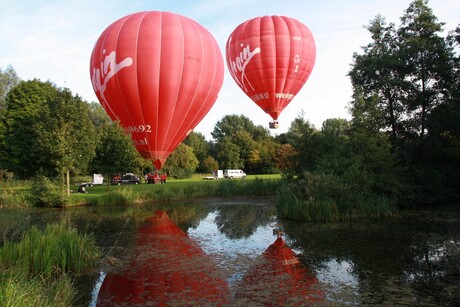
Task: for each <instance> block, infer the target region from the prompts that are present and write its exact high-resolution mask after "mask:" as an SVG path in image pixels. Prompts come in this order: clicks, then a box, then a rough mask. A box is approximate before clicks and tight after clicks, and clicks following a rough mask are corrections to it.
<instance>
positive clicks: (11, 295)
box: [0, 222, 101, 306]
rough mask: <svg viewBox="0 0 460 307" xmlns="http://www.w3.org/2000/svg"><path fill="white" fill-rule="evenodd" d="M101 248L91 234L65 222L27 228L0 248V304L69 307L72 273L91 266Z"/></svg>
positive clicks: (73, 295) (73, 291)
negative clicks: (15, 240) (15, 238)
mask: <svg viewBox="0 0 460 307" xmlns="http://www.w3.org/2000/svg"><path fill="white" fill-rule="evenodd" d="M100 254H101V253H100V250H99V248H98V247H97V246H96V244H95V240H94V238H93V236H92V235H85V234H80V233H78V232H77V230H76V229H75V228H72V227H70V226H69V224H68V223H66V222H61V223H59V224H54V225H47V226H46V228H45V229H44V230H39V229H38V228H37V227H32V228H31V229H29V230H28V231H27V232H26V234H25V235H24V237H23V238H22V240H21V241H19V242H11V241H8V240H6V241H5V242H4V244H3V247H2V248H1V249H0V306H70V305H72V301H73V299H74V297H75V295H76V290H75V289H74V288H73V284H72V280H71V277H70V276H71V274H79V273H82V272H83V271H84V270H86V269H88V268H90V267H93V266H94V264H95V262H96V261H97V260H98V259H99V257H100Z"/></svg>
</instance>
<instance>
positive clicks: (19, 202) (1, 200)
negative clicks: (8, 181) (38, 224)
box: [0, 187, 30, 208]
mask: <svg viewBox="0 0 460 307" xmlns="http://www.w3.org/2000/svg"><path fill="white" fill-rule="evenodd" d="M29 204H30V201H29V195H28V194H27V193H26V191H25V189H19V188H8V187H4V188H1V189H0V208H2V207H5V208H15V207H17V208H19V207H26V206H28V205H29Z"/></svg>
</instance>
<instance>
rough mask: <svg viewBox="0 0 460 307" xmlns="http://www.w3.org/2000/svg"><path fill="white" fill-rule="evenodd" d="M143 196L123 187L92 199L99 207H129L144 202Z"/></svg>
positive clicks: (113, 188)
mask: <svg viewBox="0 0 460 307" xmlns="http://www.w3.org/2000/svg"><path fill="white" fill-rule="evenodd" d="M142 198H143V197H142V195H141V194H139V193H136V192H135V191H134V190H133V189H131V188H129V187H121V188H120V189H116V190H115V187H112V189H111V190H110V191H107V192H104V193H103V194H101V195H99V196H98V197H93V198H92V204H94V205H99V206H107V205H128V204H135V203H139V202H142V201H143V200H142Z"/></svg>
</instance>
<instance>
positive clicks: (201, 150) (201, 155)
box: [183, 131, 209, 172]
mask: <svg viewBox="0 0 460 307" xmlns="http://www.w3.org/2000/svg"><path fill="white" fill-rule="evenodd" d="M183 143H184V144H185V145H187V146H190V147H192V148H193V153H194V154H195V156H196V158H197V159H198V161H199V165H198V168H197V171H198V172H207V169H206V166H205V160H206V158H207V157H208V155H209V144H208V143H207V142H206V138H205V137H204V135H203V134H201V133H199V132H194V131H192V132H191V133H190V134H189V135H188V136H187V138H186V139H185V140H184V142H183Z"/></svg>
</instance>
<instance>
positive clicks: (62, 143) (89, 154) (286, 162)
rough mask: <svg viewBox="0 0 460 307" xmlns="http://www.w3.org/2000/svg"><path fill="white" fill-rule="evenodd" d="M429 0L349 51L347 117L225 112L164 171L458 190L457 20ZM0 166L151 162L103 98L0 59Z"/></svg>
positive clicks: (66, 167) (307, 185) (140, 168)
mask: <svg viewBox="0 0 460 307" xmlns="http://www.w3.org/2000/svg"><path fill="white" fill-rule="evenodd" d="M443 26H444V24H443V23H442V22H439V21H438V20H437V18H436V16H434V14H433V12H432V10H431V9H430V8H429V7H428V1H425V0H415V1H413V2H412V3H411V4H410V5H409V7H408V8H407V9H406V10H405V11H404V14H403V16H402V17H401V23H400V25H398V26H396V25H395V24H394V23H387V22H386V21H385V18H384V17H382V16H380V15H377V16H376V17H375V18H374V19H373V20H371V21H370V23H369V24H368V25H367V30H368V31H369V34H370V36H371V41H370V43H369V44H368V45H366V46H363V47H362V49H361V50H360V52H356V53H355V54H354V55H353V59H352V63H351V68H350V71H349V77H350V80H351V84H352V87H353V98H352V101H350V103H349V111H350V114H351V120H345V119H339V118H332V119H328V120H326V121H324V123H323V125H322V127H321V128H319V129H317V128H315V127H314V126H312V125H311V124H310V123H309V122H308V120H306V119H305V114H303V113H301V114H299V116H298V117H297V118H296V119H295V120H294V121H293V122H292V123H291V125H290V127H289V130H288V131H287V132H286V133H283V134H280V135H278V136H272V135H271V134H270V132H269V130H268V129H267V128H264V127H262V126H257V125H254V123H253V122H252V121H251V120H250V119H249V118H247V117H245V116H244V115H237V114H232V115H226V116H224V117H223V118H222V119H221V120H219V121H218V122H217V123H216V124H215V126H214V129H213V131H212V132H211V135H212V138H213V139H212V140H206V138H205V137H204V135H203V134H201V133H196V132H192V133H191V134H190V135H189V136H188V137H187V138H186V139H185V140H184V142H183V143H182V144H180V145H179V147H178V148H177V149H176V150H175V151H174V152H173V153H172V154H171V156H170V157H169V159H168V161H167V163H166V165H165V167H164V170H165V171H167V172H168V173H169V174H170V175H172V176H174V177H177V178H186V177H189V176H191V175H192V174H193V173H195V172H198V173H208V172H211V171H212V170H214V169H225V168H242V169H244V170H245V172H246V173H249V174H263V173H276V172H283V174H284V175H285V176H284V177H285V179H286V182H287V184H286V186H285V188H286V189H288V190H287V192H286V191H285V192H286V193H287V195H291V196H294V198H295V199H302V200H309V201H306V204H307V205H308V204H310V205H311V204H312V202H322V203H329V204H334V206H335V207H338V208H341V206H345V205H344V204H347V203H356V204H362V203H365V202H368V203H369V202H370V203H385V204H398V205H403V206H412V205H418V204H439V203H452V202H458V200H459V197H460V192H459V191H460V186H459V185H460V178H459V173H460V172H459V170H460V101H459V92H460V75H459V74H460V57H459V55H458V50H459V47H460V27H457V28H456V29H454V30H452V31H450V32H449V33H448V34H447V35H446V36H445V37H444V36H442V33H443V32H442V31H443ZM0 169H2V172H3V176H1V177H3V178H4V177H5V176H6V174H9V176H10V177H11V174H14V177H15V178H21V179H23V178H24V179H25V178H31V177H33V176H36V175H37V174H42V175H45V176H63V174H64V173H65V172H66V171H70V172H71V173H72V174H74V175H81V174H89V173H93V172H95V173H102V174H104V175H105V176H111V175H113V174H116V173H122V172H127V171H134V172H137V173H139V174H142V173H145V172H148V171H151V170H153V165H152V164H151V163H150V162H149V161H146V160H144V159H142V158H141V157H140V156H139V154H138V153H137V152H136V150H135V148H134V146H133V145H132V143H131V141H130V138H129V136H128V135H126V134H125V133H124V132H123V130H122V129H121V128H120V127H119V125H118V124H117V123H114V122H112V121H111V120H110V119H109V118H108V116H107V115H106V114H105V112H104V110H103V109H102V107H101V106H100V105H99V104H98V103H95V102H92V103H87V102H86V101H84V100H82V99H81V98H80V97H79V96H78V95H73V94H72V93H71V91H70V90H69V89H67V88H58V87H56V86H55V85H54V84H52V83H51V82H49V81H47V82H43V81H40V80H37V79H35V80H28V81H21V80H20V79H19V77H18V76H17V75H16V73H15V71H14V69H13V68H12V67H8V68H7V69H6V70H4V71H2V70H0Z"/></svg>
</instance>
